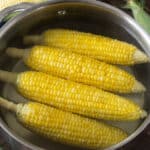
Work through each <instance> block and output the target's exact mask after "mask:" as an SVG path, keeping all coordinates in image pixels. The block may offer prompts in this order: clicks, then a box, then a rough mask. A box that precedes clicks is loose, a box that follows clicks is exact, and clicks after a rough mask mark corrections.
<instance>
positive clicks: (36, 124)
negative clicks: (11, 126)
mask: <svg viewBox="0 0 150 150" xmlns="http://www.w3.org/2000/svg"><path fill="white" fill-rule="evenodd" d="M0 106H2V107H5V108H6V109H8V110H11V111H13V112H16V114H17V118H18V120H19V121H20V122H21V123H22V124H23V125H24V126H25V127H27V128H28V129H30V130H31V131H34V132H36V133H38V134H40V135H42V136H45V137H47V138H49V139H52V140H54V141H58V142H61V143H64V144H70V145H76V146H80V147H85V148H91V149H95V148H104V147H108V146H111V145H113V144H117V143H118V142H120V141H122V140H124V139H125V138H126V137H127V134H126V133H125V132H124V131H122V130H121V129H119V128H115V127H113V126H110V125H107V124H105V123H102V122H98V121H95V120H92V119H88V118H84V117H81V116H78V115H75V114H72V113H68V112H65V111H61V110H58V109H56V108H52V107H48V106H45V105H43V104H39V103H31V102H30V103H26V104H18V105H15V104H13V103H11V102H8V101H6V100H4V99H2V98H0Z"/></svg>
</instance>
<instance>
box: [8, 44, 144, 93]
mask: <svg viewBox="0 0 150 150" xmlns="http://www.w3.org/2000/svg"><path fill="white" fill-rule="evenodd" d="M7 53H8V54H9V55H11V56H13V57H22V56H23V58H24V62H25V63H26V64H27V65H28V66H30V67H31V68H33V69H35V70H37V71H42V72H45V73H50V74H53V75H55V76H58V77H63V78H65V79H69V80H72V81H76V82H80V83H84V84H88V85H93V86H96V87H98V88H102V89H104V90H107V91H114V92H120V93H131V92H142V91H144V90H145V88H144V86H143V85H142V84H141V83H140V82H138V81H137V80H136V79H135V77H134V76H132V75H130V74H129V73H127V72H125V71H123V70H121V69H119V68H117V67H115V66H112V65H109V64H106V63H104V62H100V61H97V60H95V59H91V58H88V57H86V56H82V55H79V54H75V53H72V52H69V51H62V50H59V49H55V48H49V47H45V46H34V47H33V48H31V49H30V51H23V50H22V51H21V50H19V49H16V48H8V50H7Z"/></svg>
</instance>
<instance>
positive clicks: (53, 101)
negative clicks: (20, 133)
mask: <svg viewBox="0 0 150 150" xmlns="http://www.w3.org/2000/svg"><path fill="white" fill-rule="evenodd" d="M17 87H18V90H19V92H20V93H21V94H22V95H23V96H24V97H26V98H29V99H31V100H34V101H38V102H40V103H44V104H49V105H51V106H55V107H57V108H60V109H62V110H65V111H70V112H74V113H77V114H82V115H85V116H88V117H92V118H98V119H99V118H101V119H106V120H136V119H139V118H143V117H145V116H146V112H145V111H144V110H142V109H140V107H139V106H138V105H136V104H135V103H133V102H132V101H130V100H127V99H125V98H122V97H120V96H117V95H114V94H111V93H108V92H104V91H102V90H100V89H97V88H94V87H91V86H86V85H82V84H79V83H75V82H71V81H67V80H64V79H61V78H57V77H53V76H50V75H47V74H44V73H41V72H32V71H31V72H24V73H21V74H19V75H18V78H17Z"/></svg>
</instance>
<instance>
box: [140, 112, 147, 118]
mask: <svg viewBox="0 0 150 150" xmlns="http://www.w3.org/2000/svg"><path fill="white" fill-rule="evenodd" d="M145 117H147V112H146V111H145V110H142V111H141V119H142V118H145Z"/></svg>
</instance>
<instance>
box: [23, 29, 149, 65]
mask: <svg viewBox="0 0 150 150" xmlns="http://www.w3.org/2000/svg"><path fill="white" fill-rule="evenodd" d="M24 42H25V43H36V44H43V45H47V46H54V47H58V48H64V49H66V50H69V51H73V52H76V53H79V54H84V55H87V56H90V57H93V58H96V59H99V60H101V61H105V62H108V63H112V64H122V65H132V64H136V63H144V62H148V61H149V58H148V57H147V56H146V55H145V54H144V53H143V52H141V51H140V50H138V48H137V47H136V46H134V45H132V44H129V43H126V42H123V41H119V40H116V39H112V38H109V37H104V36H101V35H94V34H91V33H84V32H78V31H73V30H67V29H50V30H47V31H45V32H44V33H43V34H42V35H40V36H27V37H25V38H24Z"/></svg>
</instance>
